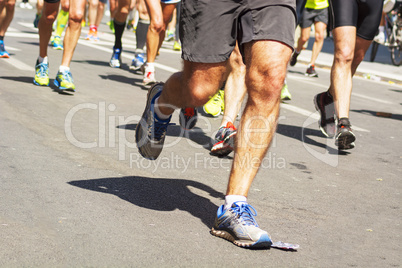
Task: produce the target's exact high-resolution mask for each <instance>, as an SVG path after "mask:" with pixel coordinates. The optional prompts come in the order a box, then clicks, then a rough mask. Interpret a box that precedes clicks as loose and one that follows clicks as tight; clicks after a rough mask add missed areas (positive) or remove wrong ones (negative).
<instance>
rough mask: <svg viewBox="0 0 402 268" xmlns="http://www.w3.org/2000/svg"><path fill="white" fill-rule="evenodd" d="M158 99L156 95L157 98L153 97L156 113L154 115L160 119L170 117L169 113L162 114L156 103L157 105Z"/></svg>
mask: <svg viewBox="0 0 402 268" xmlns="http://www.w3.org/2000/svg"><path fill="white" fill-rule="evenodd" d="M158 100H159V97H157V98H156V99H155V106H154V111H155V114H156V116H157V117H158V118H159V119H161V120H166V119H168V118H169V117H170V114H169V115H165V114H163V113H162V112H161V110H159V107H158V105H157V103H158Z"/></svg>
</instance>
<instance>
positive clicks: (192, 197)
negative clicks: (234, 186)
mask: <svg viewBox="0 0 402 268" xmlns="http://www.w3.org/2000/svg"><path fill="white" fill-rule="evenodd" d="M68 184H70V185H72V186H76V187H79V188H82V189H86V190H90V191H95V192H100V193H105V194H112V195H115V196H117V197H119V198H121V199H123V200H124V201H127V202H130V203H131V204H134V205H136V206H139V207H142V208H146V209H151V210H156V211H174V210H176V209H179V210H183V211H187V212H189V213H190V214H191V215H193V216H194V217H197V218H199V219H200V220H201V221H202V222H203V223H204V224H205V225H206V226H207V227H208V228H211V227H212V226H213V222H214V219H215V214H214V213H216V211H217V209H218V206H216V205H215V204H214V203H212V202H211V201H210V200H209V199H208V198H205V197H202V196H199V195H197V194H195V193H193V192H192V191H191V188H196V189H198V190H202V191H204V192H206V193H208V194H209V196H211V197H214V198H220V199H222V200H223V199H224V195H223V194H222V193H220V192H218V191H216V190H214V189H213V188H211V187H209V186H208V185H205V184H203V183H200V182H196V181H191V180H182V179H164V178H148V177H137V176H130V177H116V178H101V179H93V180H79V181H70V182H68Z"/></svg>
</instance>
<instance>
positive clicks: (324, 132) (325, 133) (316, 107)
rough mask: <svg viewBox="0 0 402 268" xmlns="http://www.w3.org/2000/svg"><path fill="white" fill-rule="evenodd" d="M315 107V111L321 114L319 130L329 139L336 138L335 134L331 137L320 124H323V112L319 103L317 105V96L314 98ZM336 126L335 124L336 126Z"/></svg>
mask: <svg viewBox="0 0 402 268" xmlns="http://www.w3.org/2000/svg"><path fill="white" fill-rule="evenodd" d="M313 101H314V106H315V109H316V110H317V111H318V113H319V114H320V119H319V120H318V127H319V129H320V130H321V132H322V134H324V135H325V137H327V138H332V137H334V136H335V134H334V135H329V134H328V133H327V132H326V131H325V129H324V128H323V127H322V126H321V124H320V122H321V117H322V116H321V110H320V108H319V107H318V103H317V95H315V96H314V100H313ZM334 125H335V124H334Z"/></svg>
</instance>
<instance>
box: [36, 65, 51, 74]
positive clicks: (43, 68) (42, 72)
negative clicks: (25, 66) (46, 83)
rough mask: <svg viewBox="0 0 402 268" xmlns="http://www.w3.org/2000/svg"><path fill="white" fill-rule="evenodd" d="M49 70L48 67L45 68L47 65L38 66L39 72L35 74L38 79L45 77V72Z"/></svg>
mask: <svg viewBox="0 0 402 268" xmlns="http://www.w3.org/2000/svg"><path fill="white" fill-rule="evenodd" d="M48 69H49V67H48V66H47V64H43V63H41V64H39V70H38V71H37V72H36V73H37V74H38V75H39V76H40V77H45V76H47V70H48Z"/></svg>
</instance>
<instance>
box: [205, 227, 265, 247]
mask: <svg viewBox="0 0 402 268" xmlns="http://www.w3.org/2000/svg"><path fill="white" fill-rule="evenodd" d="M210 233H211V234H212V235H214V236H216V237H220V238H223V239H226V240H228V241H230V242H232V243H233V244H235V245H236V246H238V247H243V248H270V247H271V245H272V241H271V239H270V238H269V236H268V235H267V234H263V235H262V236H261V237H260V239H259V240H258V241H255V242H254V241H251V242H248V241H243V240H236V239H235V238H234V237H233V236H232V235H231V234H230V233H228V232H226V231H221V230H215V229H214V228H212V229H211V231H210Z"/></svg>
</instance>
